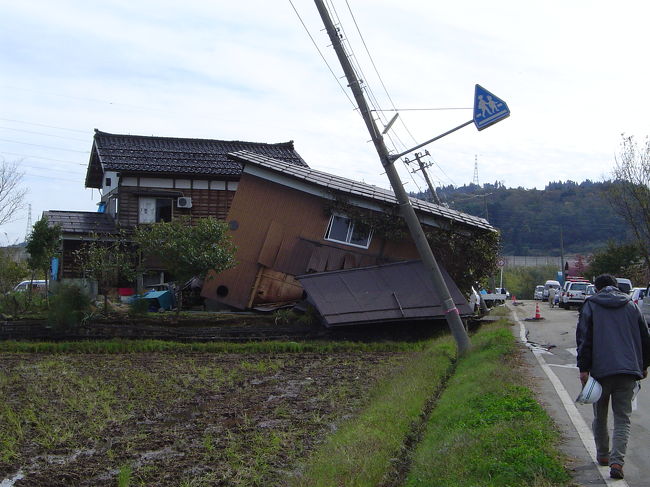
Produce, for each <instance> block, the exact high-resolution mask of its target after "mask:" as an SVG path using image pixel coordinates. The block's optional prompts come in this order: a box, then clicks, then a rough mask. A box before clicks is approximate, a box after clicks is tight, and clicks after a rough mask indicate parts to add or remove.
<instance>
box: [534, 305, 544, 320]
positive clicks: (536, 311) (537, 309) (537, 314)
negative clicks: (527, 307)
mask: <svg viewBox="0 0 650 487" xmlns="http://www.w3.org/2000/svg"><path fill="white" fill-rule="evenodd" d="M535 319H536V320H541V319H542V315H541V314H540V313H539V303H535Z"/></svg>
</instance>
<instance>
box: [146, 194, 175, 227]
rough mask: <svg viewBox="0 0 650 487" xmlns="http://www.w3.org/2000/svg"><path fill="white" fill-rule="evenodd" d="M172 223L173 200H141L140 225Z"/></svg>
mask: <svg viewBox="0 0 650 487" xmlns="http://www.w3.org/2000/svg"><path fill="white" fill-rule="evenodd" d="M170 221H172V200H171V198H140V212H139V218H138V222H139V223H156V222H170Z"/></svg>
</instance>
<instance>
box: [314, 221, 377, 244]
mask: <svg viewBox="0 0 650 487" xmlns="http://www.w3.org/2000/svg"><path fill="white" fill-rule="evenodd" d="M335 218H343V219H345V220H347V221H348V228H347V232H346V236H345V240H339V239H337V238H332V237H331V236H330V235H331V233H332V227H333V223H334V221H335ZM355 225H356V222H355V221H354V219H353V218H350V217H349V216H346V215H343V214H341V213H332V216H330V219H329V221H328V222H327V228H326V229H325V235H324V236H323V239H324V240H327V241H328V242H336V243H339V244H343V245H349V246H351V247H357V248H360V249H368V248H369V247H370V243H371V242H372V235H373V230H372V228H371V227H370V226H369V225H365V224H363V225H365V226H367V227H368V236H367V238H366V244H365V245H360V244H357V243H353V242H351V239H352V237H353V236H354V230H355Z"/></svg>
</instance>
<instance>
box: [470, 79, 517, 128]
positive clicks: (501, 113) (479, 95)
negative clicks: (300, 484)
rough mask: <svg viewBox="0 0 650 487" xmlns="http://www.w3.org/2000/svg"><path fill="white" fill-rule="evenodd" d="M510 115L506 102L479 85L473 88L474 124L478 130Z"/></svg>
mask: <svg viewBox="0 0 650 487" xmlns="http://www.w3.org/2000/svg"><path fill="white" fill-rule="evenodd" d="M509 116H510V109H509V108H508V105H506V102H505V101H503V100H502V99H501V98H499V97H497V96H494V95H493V94H492V93H490V92H489V91H488V90H486V89H485V88H483V87H482V86H481V85H476V89H475V90H474V125H476V128H477V129H478V130H483V129H484V128H486V127H489V126H490V125H492V124H494V123H497V122H499V121H501V120H503V119H504V118H507V117H509Z"/></svg>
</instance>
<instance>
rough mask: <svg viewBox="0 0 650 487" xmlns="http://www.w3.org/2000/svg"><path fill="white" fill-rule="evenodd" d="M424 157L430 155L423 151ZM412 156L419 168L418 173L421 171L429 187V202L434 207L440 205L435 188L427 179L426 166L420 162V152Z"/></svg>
mask: <svg viewBox="0 0 650 487" xmlns="http://www.w3.org/2000/svg"><path fill="white" fill-rule="evenodd" d="M424 155H425V156H428V155H430V154H429V151H424ZM413 156H414V157H415V159H416V160H417V161H418V165H419V166H420V171H422V174H423V175H424V180H425V181H426V182H427V186H429V192H430V193H431V200H432V201H433V202H434V203H435V204H436V205H441V204H442V201H440V198H438V193H436V188H434V187H433V184H432V183H431V179H429V174H428V173H427V165H426V164H425V163H424V162H423V161H422V154H421V153H420V152H416V153H415V154H413ZM429 165H431V164H429Z"/></svg>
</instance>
